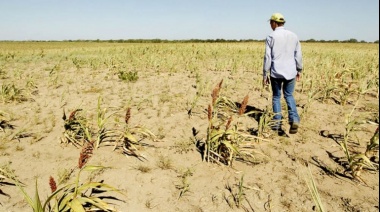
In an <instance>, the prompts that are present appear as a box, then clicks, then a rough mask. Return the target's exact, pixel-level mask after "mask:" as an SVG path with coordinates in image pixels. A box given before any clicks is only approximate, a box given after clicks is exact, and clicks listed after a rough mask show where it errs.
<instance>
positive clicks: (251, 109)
mask: <svg viewBox="0 0 380 212" xmlns="http://www.w3.org/2000/svg"><path fill="white" fill-rule="evenodd" d="M235 104H236V106H237V107H238V108H240V107H241V103H239V102H235ZM264 112H265V111H264V110H263V109H260V108H257V107H255V106H251V105H247V107H246V109H245V113H247V114H248V117H251V118H253V119H254V120H255V121H257V123H260V121H261V119H262V118H263V115H264ZM258 131H259V130H258V129H255V128H249V129H248V132H249V133H250V134H251V135H254V136H258ZM274 131H276V132H277V134H278V135H279V136H284V137H289V136H288V135H287V134H286V132H285V131H284V130H283V129H282V128H280V129H278V130H274Z"/></svg>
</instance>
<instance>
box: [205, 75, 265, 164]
mask: <svg viewBox="0 0 380 212" xmlns="http://www.w3.org/2000/svg"><path fill="white" fill-rule="evenodd" d="M222 83H223V80H221V81H220V83H219V84H218V85H217V86H216V87H215V88H214V89H213V91H212V94H211V96H212V101H211V104H209V105H208V109H207V119H208V127H207V135H206V141H205V142H204V149H203V152H202V153H203V160H205V161H207V162H217V163H221V164H225V165H228V166H231V165H232V161H233V160H234V159H235V158H236V157H237V156H238V157H240V158H242V159H243V160H246V159H247V158H248V157H249V158H255V157H254V155H253V154H252V152H253V150H252V143H251V142H247V141H252V140H254V139H257V138H258V137H256V136H252V135H250V134H247V133H244V132H242V130H241V129H240V128H239V121H236V122H235V123H234V124H232V122H233V117H234V116H233V115H232V112H234V113H237V117H238V119H239V117H241V116H243V115H244V113H245V111H246V107H247V103H248V95H247V96H245V98H244V100H243V101H242V103H241V106H240V108H238V107H237V106H236V104H235V103H234V102H233V101H231V100H229V99H228V98H226V97H223V96H220V90H221V87H222ZM201 151H202V150H201Z"/></svg>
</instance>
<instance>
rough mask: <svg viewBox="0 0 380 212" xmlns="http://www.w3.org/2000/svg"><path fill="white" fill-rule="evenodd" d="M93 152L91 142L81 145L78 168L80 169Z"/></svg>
mask: <svg viewBox="0 0 380 212" xmlns="http://www.w3.org/2000/svg"><path fill="white" fill-rule="evenodd" d="M93 150H94V146H93V142H87V143H86V144H85V145H83V148H82V151H81V152H80V155H79V161H78V167H79V168H80V169H81V168H82V167H83V166H84V165H86V163H87V162H88V160H89V159H90V158H91V156H92V151H93Z"/></svg>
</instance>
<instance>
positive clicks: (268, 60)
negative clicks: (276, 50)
mask: <svg viewBox="0 0 380 212" xmlns="http://www.w3.org/2000/svg"><path fill="white" fill-rule="evenodd" d="M272 46H273V45H272V37H270V36H268V37H267V38H266V40H265V54H264V65H263V77H264V78H266V77H267V76H268V75H269V72H270V68H271V65H272Z"/></svg>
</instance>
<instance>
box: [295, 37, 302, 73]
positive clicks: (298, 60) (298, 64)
mask: <svg viewBox="0 0 380 212" xmlns="http://www.w3.org/2000/svg"><path fill="white" fill-rule="evenodd" d="M294 58H295V60H296V68H297V71H298V72H301V71H302V69H303V63H302V50H301V43H300V42H299V41H298V42H297V46H296V50H295V52H294Z"/></svg>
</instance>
